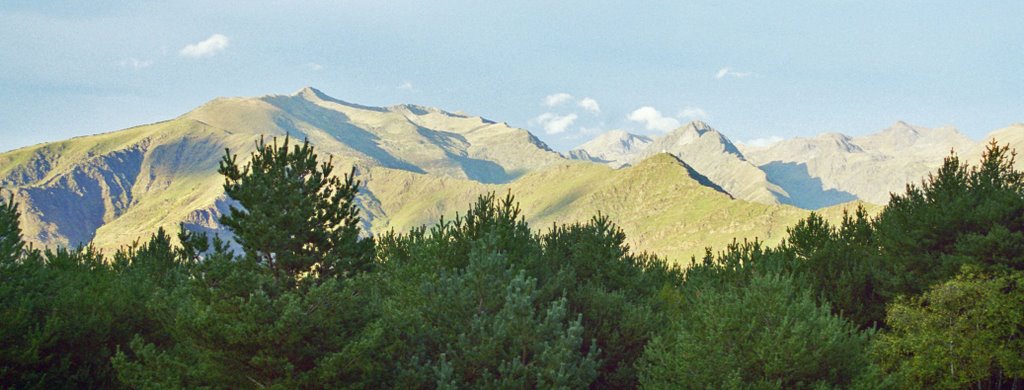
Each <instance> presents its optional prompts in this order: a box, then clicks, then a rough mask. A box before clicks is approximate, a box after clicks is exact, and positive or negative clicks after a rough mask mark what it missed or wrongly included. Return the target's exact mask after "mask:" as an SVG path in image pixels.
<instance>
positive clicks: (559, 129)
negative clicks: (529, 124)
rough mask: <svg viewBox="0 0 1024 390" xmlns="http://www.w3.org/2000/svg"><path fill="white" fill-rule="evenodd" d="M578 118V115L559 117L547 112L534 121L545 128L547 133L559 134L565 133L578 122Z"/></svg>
mask: <svg viewBox="0 0 1024 390" xmlns="http://www.w3.org/2000/svg"><path fill="white" fill-rule="evenodd" d="M576 118H578V116H577V115H576V114H568V115H557V114H553V113H550V112H545V113H543V114H540V116H538V117H536V118H534V121H535V122H536V123H538V124H540V125H541V126H544V132H545V133H548V134H559V133H563V132H565V130H566V129H568V128H569V126H571V125H572V124H573V122H576Z"/></svg>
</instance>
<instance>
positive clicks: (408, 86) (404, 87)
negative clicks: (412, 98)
mask: <svg viewBox="0 0 1024 390" xmlns="http://www.w3.org/2000/svg"><path fill="white" fill-rule="evenodd" d="M397 88H398V89H401V90H403V91H413V90H415V89H416V88H414V87H413V86H412V83H410V82H409V81H408V80H407V81H403V82H402V84H399V85H398V87H397Z"/></svg>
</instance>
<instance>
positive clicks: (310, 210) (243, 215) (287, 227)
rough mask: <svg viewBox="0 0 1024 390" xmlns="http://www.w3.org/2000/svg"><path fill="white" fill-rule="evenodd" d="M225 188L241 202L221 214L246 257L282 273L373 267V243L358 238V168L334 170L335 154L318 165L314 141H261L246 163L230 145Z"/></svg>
mask: <svg viewBox="0 0 1024 390" xmlns="http://www.w3.org/2000/svg"><path fill="white" fill-rule="evenodd" d="M218 172H220V173H221V174H222V175H224V190H225V192H226V193H227V195H228V196H229V197H231V199H234V200H235V201H237V202H238V206H241V207H237V206H235V205H232V206H231V207H230V212H229V213H228V214H227V215H224V216H223V217H221V219H220V223H221V224H223V225H224V226H227V227H228V228H229V229H230V230H231V231H232V232H233V233H234V234H235V240H236V241H237V242H238V243H239V244H240V245H241V246H242V249H243V250H245V253H246V256H250V257H251V258H254V259H255V260H256V261H258V262H260V263H262V264H264V265H265V266H267V267H268V268H270V269H271V270H272V271H273V272H274V273H275V274H276V275H278V276H290V277H296V276H299V275H302V274H306V273H313V274H316V275H318V276H336V277H344V276H348V275H351V274H353V273H356V272H359V271H364V270H367V269H369V268H370V267H371V265H372V259H373V255H372V248H373V242H372V241H370V240H361V239H360V238H359V210H358V208H357V207H356V204H355V196H356V194H357V193H358V191H359V182H358V181H356V180H355V178H354V175H355V169H354V168H353V170H352V172H351V173H350V174H346V175H345V176H344V180H342V179H341V178H338V177H337V176H334V175H332V173H333V172H334V166H333V165H332V164H331V159H328V160H327V161H325V162H318V161H317V155H316V153H314V152H313V147H312V146H311V145H310V144H309V141H308V140H306V141H303V143H302V144H301V145H291V142H290V139H289V137H285V139H284V142H283V143H282V144H280V145H279V144H278V143H277V139H274V141H273V143H271V144H267V143H266V142H265V141H264V140H263V138H260V140H259V141H258V142H257V143H256V151H254V152H253V153H252V158H251V160H250V161H249V162H247V163H245V165H244V166H241V167H240V166H239V163H238V156H237V155H232V154H231V151H230V150H226V153H225V156H224V158H223V160H222V161H221V163H220V169H219V170H218Z"/></svg>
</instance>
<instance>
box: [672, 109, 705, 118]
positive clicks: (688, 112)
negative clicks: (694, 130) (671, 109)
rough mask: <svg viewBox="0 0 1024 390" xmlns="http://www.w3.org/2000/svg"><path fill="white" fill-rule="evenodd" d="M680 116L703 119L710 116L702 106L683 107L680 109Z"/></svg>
mask: <svg viewBox="0 0 1024 390" xmlns="http://www.w3.org/2000/svg"><path fill="white" fill-rule="evenodd" d="M678 116H679V117H680V118H691V119H703V118H707V117H708V113H707V112H706V111H704V109H703V108H700V107H683V109H682V110H679V115H678Z"/></svg>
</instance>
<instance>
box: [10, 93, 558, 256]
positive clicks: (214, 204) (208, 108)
mask: <svg viewBox="0 0 1024 390" xmlns="http://www.w3.org/2000/svg"><path fill="white" fill-rule="evenodd" d="M286 134H290V135H291V136H292V137H293V138H295V141H296V142H300V141H301V139H303V138H308V139H309V140H310V141H311V142H313V143H314V144H315V145H316V147H317V151H318V152H319V153H320V154H321V155H324V156H325V157H326V155H333V157H334V161H335V165H336V166H338V167H339V168H340V170H341V171H347V167H349V166H355V167H358V168H359V169H360V170H361V171H365V170H367V169H369V168H371V167H374V168H391V169H396V170H404V171H409V172H416V173H424V174H430V175H435V176H440V177H452V178H463V179H468V180H473V181H476V182H479V183H507V182H509V181H511V180H513V179H515V178H517V177H520V176H522V175H524V174H526V173H529V172H531V171H533V170H536V169H541V168H544V167H548V166H551V165H554V164H558V163H562V162H564V161H565V159H564V158H563V157H562V156H561V155H560V154H558V153H556V152H554V151H552V150H550V149H549V148H548V147H547V146H546V145H545V144H544V143H543V142H541V141H540V140H538V139H537V138H536V137H534V136H533V135H532V134H530V133H529V132H528V131H526V130H523V129H517V128H512V127H509V126H507V125H505V124H503V123H495V122H492V121H489V120H486V119H483V118H480V117H473V116H466V115H461V114H453V113H449V112H445V111H442V110H437V109H431V108H424V107H418V106H406V105H403V106H394V107H388V108H381V107H367V106H360V105H356V104H350V103H345V102H342V101H340V100H336V99H333V98H330V97H328V96H326V95H324V94H323V93H321V92H320V91H317V90H315V89H313V88H305V89H303V90H301V91H299V92H297V93H295V94H293V95H271V96H264V97H258V98H221V99H216V100H213V101H211V102H209V103H207V104H204V105H203V106H201V107H199V108H197V109H195V110H193V111H192V112H189V113H187V114H185V115H182V116H181V117H178V118H176V119H174V120H170V121H166V122H160V123H155V124H152V125H146V126H140V127H134V128H130V129H125V130H121V131H116V132H112V133H106V134H99V135H94V136H87V137H77V138H73V139H70V140H67V141H61V142H54V143H47V144H42V145H36V146H31V147H27V148H22V149H18V150H15V151H11V152H7V153H3V154H0V186H2V187H3V189H4V190H5V191H9V192H13V193H14V195H15V198H16V200H17V201H18V202H20V203H21V204H22V207H23V215H24V225H25V234H26V236H27V237H29V238H30V240H31V241H34V242H36V243H38V244H40V245H45V246H53V245H76V244H81V243H86V242H90V241H91V242H92V243H94V244H95V245H96V246H97V247H100V248H115V247H117V246H119V245H122V244H125V243H127V242H130V241H131V240H133V239H135V238H137V237H141V236H143V235H145V234H149V233H150V232H153V231H155V230H156V229H157V228H160V227H163V228H166V229H171V230H174V229H177V225H178V223H181V222H184V223H185V224H186V225H187V226H189V227H190V228H193V229H217V228H219V227H218V226H217V224H216V217H217V216H218V215H219V214H220V212H221V211H222V210H225V203H224V202H225V199H224V196H223V190H222V188H221V185H222V180H223V179H222V178H221V177H220V175H219V174H217V172H216V171H217V164H218V161H219V160H220V158H221V157H222V156H223V154H224V149H225V148H230V149H231V151H232V153H237V154H239V155H240V156H242V158H243V159H244V158H246V157H247V156H248V153H249V152H250V151H252V150H253V149H254V141H255V140H256V139H258V137H260V136H263V135H265V136H268V137H275V136H276V137H283V136H284V135H286ZM369 199H372V197H370V198H369ZM366 207H368V208H372V205H367V206H366ZM371 223H372V221H371V220H369V219H368V220H367V226H369V224H371Z"/></svg>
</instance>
